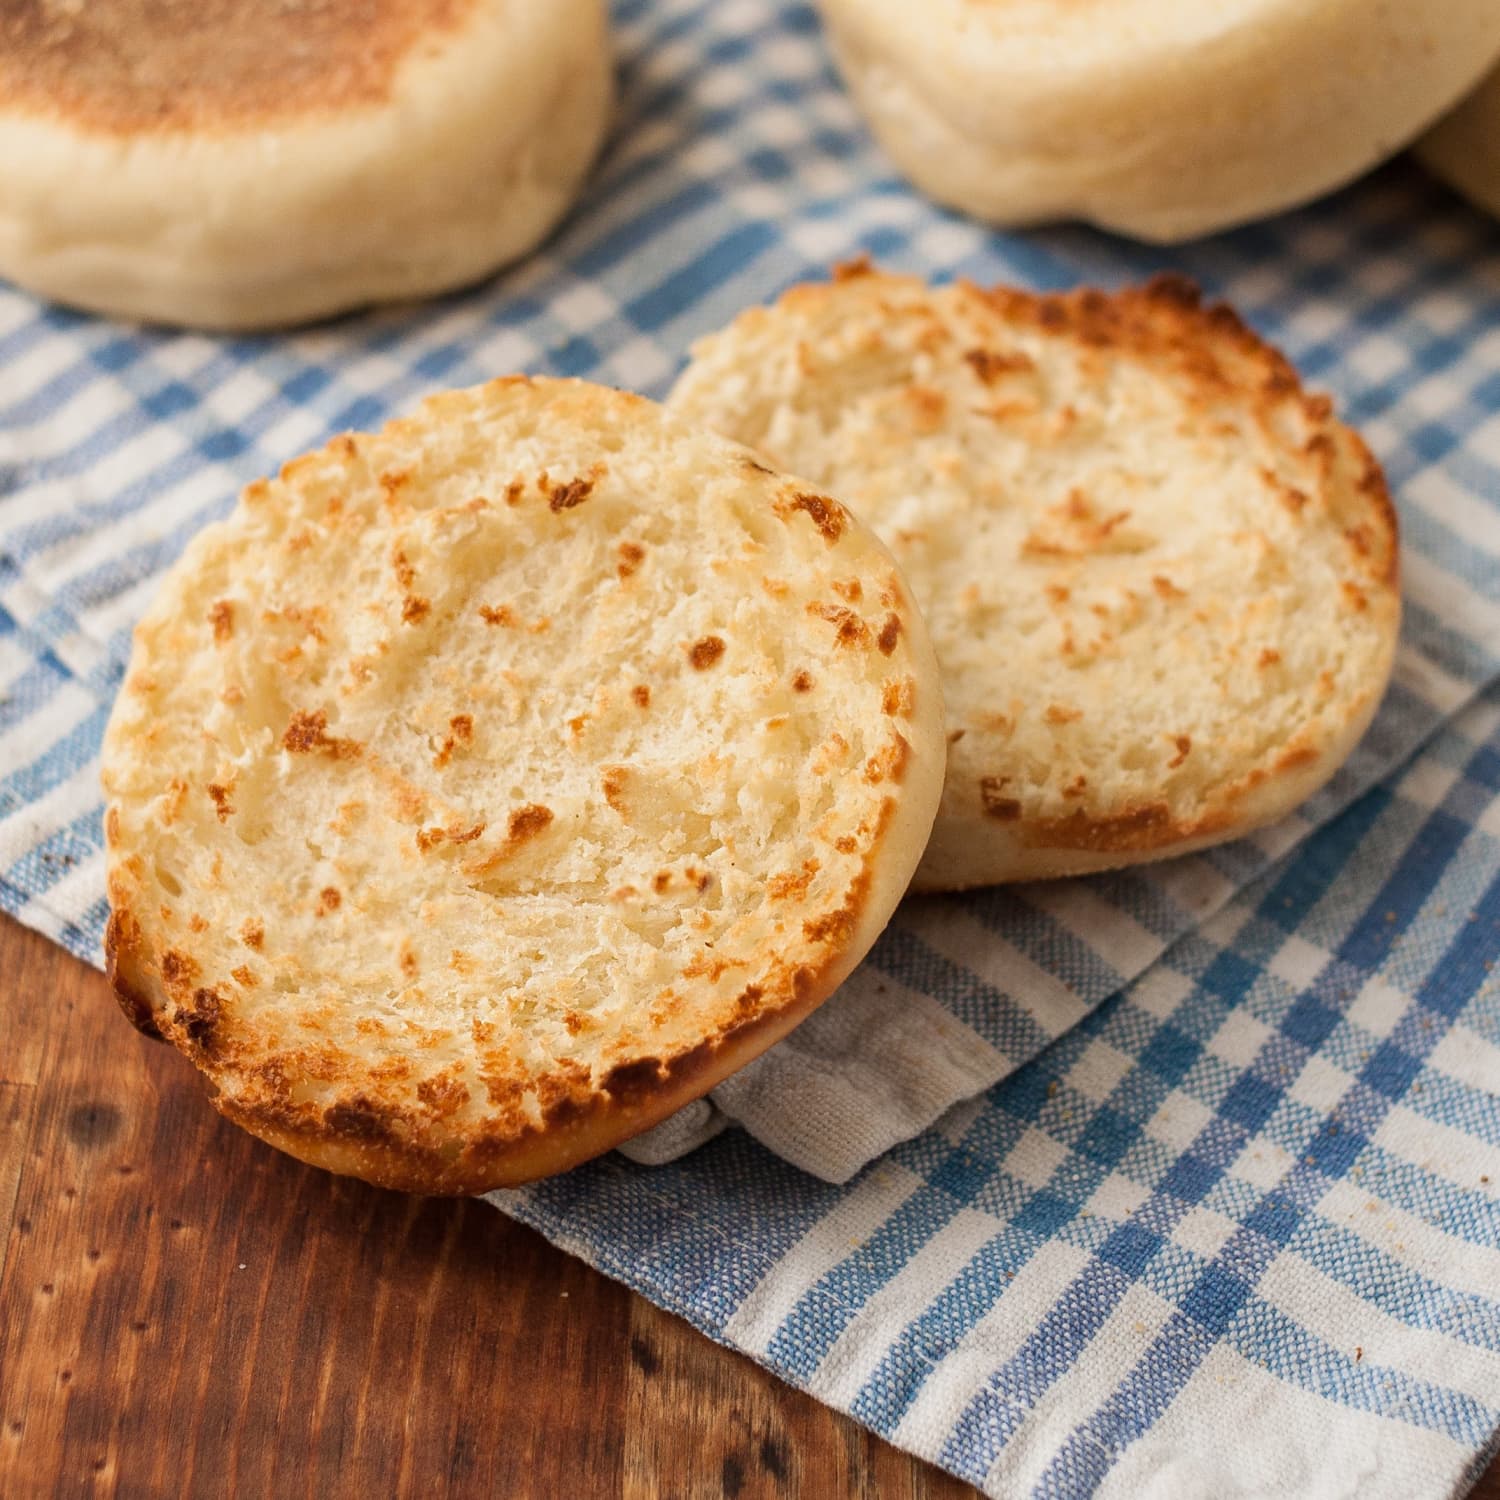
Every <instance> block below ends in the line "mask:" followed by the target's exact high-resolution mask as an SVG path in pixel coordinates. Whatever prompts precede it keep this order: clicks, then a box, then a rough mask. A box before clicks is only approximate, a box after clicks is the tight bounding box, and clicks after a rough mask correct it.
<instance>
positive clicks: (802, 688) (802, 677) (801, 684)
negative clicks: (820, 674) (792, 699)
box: [792, 672, 813, 693]
mask: <svg viewBox="0 0 1500 1500" xmlns="http://www.w3.org/2000/svg"><path fill="white" fill-rule="evenodd" d="M812 686H813V679H812V673H811V672H798V673H797V675H796V676H795V677H794V678H792V691H793V692H794V693H810V692H811V691H812Z"/></svg>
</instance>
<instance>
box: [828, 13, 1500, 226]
mask: <svg viewBox="0 0 1500 1500" xmlns="http://www.w3.org/2000/svg"><path fill="white" fill-rule="evenodd" d="M818 3H819V9H820V11H821V12H822V15H823V18H824V21H825V23H826V26H827V30H828V36H829V41H830V43H831V44H832V47H833V51H834V55H835V57H836V59H837V60H838V63H839V66H840V70H841V71H842V73H843V75H844V77H845V79H846V80H847V82H848V84H849V88H850V91H851V93H852V94H853V96H854V99H855V101H856V102H857V104H858V105H859V107H860V110H861V111H862V113H863V114H864V116H865V118H866V119H867V120H868V122H869V125H870V129H871V131H872V132H873V133H874V135H875V137H876V139H877V140H878V141H879V142H880V144H881V145H882V147H883V148H884V149H885V151H886V152H887V154H888V155H889V156H890V158H891V160H892V161H893V162H895V164H896V165H897V167H899V168H900V170H901V171H902V172H904V173H905V174H906V175H907V176H908V177H910V178H911V180H912V181H913V182H914V183H915V184H916V185H917V186H918V187H919V188H921V189H922V191H923V192H925V193H928V194H930V195H931V196H932V197H934V198H936V199H937V200H938V201H939V202H942V203H947V204H950V205H952V206H953V207H955V208H958V209H960V210H962V211H963V212H965V213H969V214H973V215H974V216H976V217H977V218H981V219H985V220H987V221H989V222H991V223H996V224H1012V225H1013V224H1031V223H1037V222H1041V221H1046V220H1054V219H1086V220H1088V221H1090V222H1092V223H1095V224H1099V225H1101V226H1103V227H1105V228H1107V229H1114V230H1118V231H1120V232H1122V233H1125V234H1130V235H1134V236H1136V237H1137V238H1140V239H1146V240H1156V241H1173V240H1182V239H1188V238H1191V237H1193V236H1195V235H1203V234H1210V233H1213V232H1215V231H1217V230H1220V229H1224V228H1227V227H1229V226H1231V225H1235V224H1243V223H1246V222H1248V221H1249V220H1252V219H1256V218H1260V217H1263V216H1264V215H1266V214H1271V213H1276V212H1279V211H1280V210H1282V209H1285V208H1289V207H1291V206H1292V205H1294V204H1299V203H1305V202H1307V201H1309V200H1310V199H1312V198H1315V197H1317V196H1319V195H1320V194H1322V193H1326V192H1328V191H1329V190H1330V189H1332V188H1335V187H1338V186H1341V185H1342V184H1344V183H1346V182H1350V181H1352V180H1353V179H1354V178H1355V177H1358V176H1359V175H1360V174H1361V173H1363V172H1366V171H1368V170H1369V169H1370V168H1371V167H1373V166H1374V165H1375V164H1376V163H1377V162H1379V161H1381V160H1383V159H1384V158H1386V157H1388V156H1390V155H1391V154H1392V153H1393V152H1395V151H1398V150H1400V149H1401V147H1402V146H1404V145H1406V144H1407V143H1408V142H1409V141H1411V140H1412V139H1413V138H1414V137H1416V136H1417V135H1419V134H1420V133H1421V132H1422V131H1423V130H1424V129H1426V127H1427V126H1428V125H1430V124H1431V123H1432V122H1433V121H1434V120H1436V119H1437V118H1438V117H1439V116H1440V115H1441V114H1442V113H1443V111H1444V110H1446V109H1448V108H1450V107H1451V106H1452V105H1453V103H1454V102H1455V101H1456V100H1458V99H1460V98H1461V97H1462V96H1463V94H1464V92H1465V91H1466V90H1467V89H1469V88H1471V87H1472V86H1473V85H1474V83H1475V82H1476V81H1477V80H1478V79H1479V78H1480V77H1481V76H1482V75H1483V74H1484V72H1485V70H1486V69H1487V68H1488V67H1489V66H1490V65H1491V64H1493V63H1494V61H1495V60H1496V58H1497V56H1500V6H1497V5H1495V4H1494V0H1423V3H1420V4H1416V3H1407V4H1379V5H1372V4H1371V3H1370V0H1210V3H1205V0H1065V3H1060V0H923V3H922V4H919V5H916V4H912V3H911V0H818Z"/></svg>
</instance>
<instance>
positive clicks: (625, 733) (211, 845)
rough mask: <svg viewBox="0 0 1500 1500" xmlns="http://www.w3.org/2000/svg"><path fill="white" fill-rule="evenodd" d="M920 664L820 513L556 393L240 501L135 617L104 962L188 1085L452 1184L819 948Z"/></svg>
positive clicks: (706, 444)
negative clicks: (195, 1080)
mask: <svg viewBox="0 0 1500 1500" xmlns="http://www.w3.org/2000/svg"><path fill="white" fill-rule="evenodd" d="M943 762H944V735H943V729H942V701H941V691H940V686H939V683H938V678H937V665H936V661H935V659H934V657H933V654H932V649H931V646H930V645H929V643H928V639H927V635H926V632H925V629H924V627H923V624H922V621H921V619H920V617H919V616H918V615H917V613H916V611H915V609H914V608H913V606H912V603H911V600H910V598H909V596H908V593H907V590H906V586H905V584H904V583H903V582H902V580H901V577H900V575H899V573H898V571H897V568H896V566H895V564H894V563H893V562H892V560H891V557H890V555H889V553H887V552H886V550H885V549H884V548H883V547H882V546H881V545H880V543H879V542H878V541H877V540H876V539H875V538H874V536H873V535H872V534H871V533H870V532H869V531H867V530H866V529H865V528H864V527H863V526H862V525H860V523H859V522H857V521H856V520H854V519H853V517H851V516H850V515H849V514H848V512H846V511H845V510H844V509H843V507H842V506H840V505H839V503H838V502H837V501H836V500H834V499H833V498H831V497H829V496H827V495H824V494H822V493H821V492H818V491H815V490H812V489H810V488H808V487H807V486H806V485H805V484H803V483H801V482H800V481H797V480H793V479H789V478H786V477H785V476H783V475H781V474H777V473H774V472H772V471H771V470H770V469H769V468H767V467H766V466H765V465H764V464H762V463H761V462H760V461H759V460H758V459H756V458H754V457H753V456H752V455H751V454H750V453H748V452H747V451H745V450H744V449H742V448H740V447H738V446H736V445H734V444H731V443H728V442H725V441H724V440H723V439H721V438H718V437H715V436H713V435H710V434H707V433H700V432H698V431H695V430H694V429H692V428H690V427H688V426H687V425H686V424H684V423H683V422H682V421H681V419H679V418H676V417H673V416H671V415H670V414H668V413H666V412H664V411H663V410H662V409H661V408H660V407H657V406H655V405H653V404H652V403H650V402H648V401H645V400H642V399H641V398H639V397H635V396H628V395H624V394H621V393H618V392H614V391H607V390H604V389H602V388H599V387H596V386H590V385H586V384H582V383H576V382H568V381H546V380H526V379H510V380H501V381H497V382H494V383H492V384H490V385H488V386H484V387H481V388H478V389H474V390H469V391H459V392H453V393H450V394H447V395H443V396H438V397H435V398H433V399H432V400H430V401H428V402H427V403H426V404H425V405H423V406H422V407H421V408H420V409H419V410H418V411H417V412H416V413H415V415H414V416H412V417H409V418H407V419H405V420H401V421H396V422H393V423H391V424H390V425H389V426H388V427H386V428H385V429H384V430H383V431H382V432H380V433H377V434H375V435H373V436H359V437H342V438H339V439H336V440H335V441H334V442H333V443H331V444H330V445H329V446H328V447H327V448H325V449H323V450H322V451H320V452H317V453H314V454H311V455H309V456H308V457H305V458H302V459H299V460H297V461H296V462H294V463H292V464H289V465H288V466H287V467H286V468H285V469H283V470H282V472H281V476H280V477H279V478H278V479H274V480H270V481H264V482H260V483H256V484H253V485H251V486H250V487H249V488H248V489H247V490H246V491H245V493H244V496H243V497H242V499H241V500H240V503H239V506H238V508H237V509H236V510H235V511H234V512H233V514H232V515H231V516H230V517H229V518H228V519H227V520H225V521H223V522H221V523H218V524H215V525H212V526H210V527H209V528H208V529H207V530H205V531H204V532H203V533H202V534H201V535H200V536H199V537H197V538H196V539H195V540H194V541H193V542H192V543H191V545H190V546H189V548H188V550H187V552H186V553H185V554H184V556H183V558H182V560H181V561H180V562H179V563H178V565H177V566H176V568H175V569H174V570H173V571H172V573H171V574H170V576H169V577H168V579H167V580H166V582H165V583H164V585H163V587H162V590H161V593H160V595H159V597H158V598H157V600H156V601H155V603H154V604H153V605H152V607H151V609H150V610H149V612H148V613H147V615H146V617H145V619H144V620H143V621H142V623H141V625H140V627H139V629H138V632H137V635H136V644H135V650H134V654H133V657H132V659H131V663H130V668H129V673H128V676H127V678H126V680H125V685H124V687H123V689H122V691H121V694H120V697H119V700H118V702H117V705H116V707H115V710H114V714H113V716H112V718H111V721H110V724H109V729H108V732H107V736H106V740H105V748H104V773H103V775H104V787H105V792H106V796H107V816H106V825H105V828H106V837H107V844H108V868H109V897H110V903H111V908H112V911H111V915H110V919H109V928H108V942H107V950H108V951H107V957H108V964H109V971H110V974H111V977H112V979H113V982H114V985H115V988H116V991H117V992H118V995H119V997H120V1000H121V1003H122V1005H123V1006H124V1008H125V1010H126V1012H127V1014H128V1015H129V1016H130V1017H131V1019H132V1020H133V1021H134V1022H135V1023H136V1025H138V1026H139V1027H140V1028H141V1029H142V1030H144V1031H146V1032H148V1033H151V1034H155V1035H160V1036H162V1037H165V1038H166V1039H167V1040H169V1041H170V1042H172V1043H173V1044H175V1045H176V1046H177V1047H179V1048H180V1049H181V1050H182V1051H183V1052H184V1053H186V1055H187V1056H188V1057H189V1058H190V1059H191V1060H192V1061H193V1062H194V1063H195V1064H196V1065H197V1066H198V1067H199V1068H200V1069H202V1071H203V1072H204V1074H205V1075H206V1076H207V1078H208V1080H209V1083H210V1086H211V1090H212V1094H213V1099H214V1104H215V1106H216V1107H217V1108H218V1109H219V1110H220V1111H222V1112H223V1113H224V1114H225V1115H227V1116H228V1117H229V1118H230V1119H232V1120H235V1121H237V1122H238V1123H239V1124H241V1125H243V1126H244V1127H245V1128H246V1129H247V1130H250V1131H253V1132H254V1133H255V1134H256V1135H259V1136H261V1137H262V1138H264V1139H265V1140H268V1141H270V1142H272V1143H273V1144H275V1145H277V1146H280V1147H281V1148H282V1149H284V1150H286V1151H289V1152H291V1153H292V1154H293V1155H295V1156H298V1157H301V1158H302V1159H303V1160H305V1161H309V1162H313V1163H316V1164H317V1165H320V1166H324V1167H328V1168H330V1169H332V1170H334V1171H338V1172H347V1173H352V1174H354V1175H357V1176H360V1177H364V1178H366V1179H368V1180H370V1181H372V1182H377V1183H381V1184H383V1185H386V1186H390V1187H399V1188H405V1189H409V1190H412V1191H420V1192H430V1193H452V1192H481V1191H484V1190H487V1189H489V1188H493V1187H497V1186H502V1185H506V1184H513V1183H517V1182H522V1181H525V1180H526V1179H528V1178H532V1177H537V1176H540V1175H543V1174H546V1173H550V1172H556V1171H560V1170H562V1169H563V1168H566V1167H569V1166H571V1165H573V1164H574V1163H576V1162H579V1161H582V1160H584V1159H585V1158H587V1157H589V1156H592V1155H594V1154H596V1153H598V1152H601V1151H603V1150H605V1149H607V1148H608V1147H610V1146H612V1145H615V1144H616V1143H617V1142H619V1141H620V1140H622V1139H624V1138H626V1137H627V1136H630V1135H632V1134H635V1133H636V1132H638V1131H641V1130H644V1129H646V1128H647V1127H649V1126H651V1125H653V1124H655V1123H656V1122H657V1121H658V1120H660V1119H662V1118H663V1117H664V1116H665V1115H667V1114H669V1113H671V1112H672V1111H673V1110H675V1109H676V1108H677V1107H678V1106H680V1105H681V1104H683V1103H685V1102H686V1101H688V1100H690V1099H692V1098H694V1097H696V1096H697V1095H699V1094H702V1093H703V1092H705V1091H706V1090H707V1089H709V1088H710V1087H711V1086H712V1085H713V1084H714V1083H716V1082H717V1081H718V1080H719V1079H720V1078H722V1077H724V1076H725V1075H726V1074H728V1073H729V1072H731V1071H732V1070H734V1069H736V1068H738V1067H739V1066H741V1065H742V1064H743V1063H745V1062H746V1061H748V1060H749V1059H750V1058H752V1057H754V1056H755V1055H756V1054H757V1053H759V1052H760V1051H762V1050H763V1049H764V1048H766V1047H768V1046H770V1045H771V1043H772V1042H774V1041H776V1040H777V1039H778V1038H779V1037H781V1036H782V1035H784V1034H785V1033H786V1032H787V1031H788V1030H790V1029H791V1027H792V1026H794V1025H795V1024H796V1023H797V1021H798V1020H800V1019H801V1018H802V1017H803V1016H805V1015H807V1014H808V1012H809V1011H811V1010H812V1009H813V1008H814V1007H815V1006H817V1005H818V1004H819V1003H820V1002H821V1001H822V1000H824V999H825V998H826V997H827V996H828V995H829V994H830V993H831V992H832V991H833V989H834V988H835V987H836V986H837V985H838V984H839V982H840V981H841V980H842V979H843V977H844V976H845V975H846V974H847V973H848V972H849V971H850V969H851V968H852V967H853V966H854V965H855V964H856V963H857V962H858V961H859V959H860V957H861V956H862V955H863V954H864V952H865V950H866V949H867V948H868V947H869V945H870V944H871V943H872V942H873V941H874V938H875V936H876V934H877V933H879V931H880V930H881V928H882V927H883V926H884V924H885V922H886V920H887V919H888V917H889V915H890V913H891V911H892V909H893V908H894V907H895V905H896V902H897V901H898V900H899V899H900V896H901V894H902V892H903V891H904V890H905V889H906V886H907V883H908V880H909V878H910V876H911V874H912V871H913V870H914V869H915V868H916V865H917V861H918V859H919V858H920V856H921V852H922V849H923V846H924V845H925V843H926V840H927V836H928V832H929V830H930V828H931V825H932V820H933V816H934V814H935V812H936V808H937V803H938V798H939V794H940V792H941V787H942V777H943Z"/></svg>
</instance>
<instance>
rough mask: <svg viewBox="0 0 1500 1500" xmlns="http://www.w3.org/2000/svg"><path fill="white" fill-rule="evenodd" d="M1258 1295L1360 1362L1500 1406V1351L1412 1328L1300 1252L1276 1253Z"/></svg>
mask: <svg viewBox="0 0 1500 1500" xmlns="http://www.w3.org/2000/svg"><path fill="white" fill-rule="evenodd" d="M1350 1227H1351V1228H1357V1227H1358V1226H1357V1225H1351V1226H1350ZM1256 1294H1257V1295H1258V1296H1260V1297H1261V1298H1263V1299H1264V1300H1265V1301H1267V1302H1269V1303H1270V1304H1271V1305H1272V1306H1273V1307H1276V1308H1279V1309H1280V1310H1281V1311H1282V1312H1284V1313H1285V1314H1286V1315H1287V1316H1288V1317H1289V1318H1291V1319H1292V1321H1293V1322H1295V1323H1297V1324H1299V1325H1300V1326H1301V1327H1303V1328H1305V1329H1306V1330H1307V1331H1308V1332H1309V1333H1311V1334H1314V1335H1315V1336H1317V1337H1318V1338H1321V1339H1323V1340H1324V1341H1325V1342H1326V1343H1327V1344H1329V1345H1330V1346H1332V1347H1333V1348H1335V1349H1341V1350H1342V1351H1343V1352H1344V1353H1345V1354H1346V1355H1348V1357H1349V1358H1350V1359H1355V1358H1356V1356H1357V1357H1358V1359H1359V1361H1360V1362H1361V1363H1369V1364H1372V1365H1388V1366H1390V1367H1391V1368H1392V1369H1396V1370H1400V1371H1402V1372H1403V1373H1405V1374H1407V1375H1410V1376H1412V1377H1413V1378H1415V1379H1417V1380H1425V1381H1428V1382H1430V1383H1431V1384H1432V1385H1435V1386H1446V1387H1447V1388H1448V1389H1449V1390H1453V1391H1458V1392H1460V1393H1462V1394H1463V1395H1466V1396H1472V1397H1473V1398H1474V1399H1475V1400H1476V1401H1478V1402H1479V1403H1480V1404H1481V1405H1482V1406H1491V1407H1493V1406H1500V1353H1491V1352H1490V1351H1488V1350H1485V1349H1476V1348H1475V1347H1474V1346H1473V1345H1472V1344H1466V1343H1464V1342H1462V1341H1461V1340H1459V1339H1454V1338H1448V1337H1447V1336H1446V1335H1444V1334H1441V1333H1435V1332H1433V1331H1432V1330H1430V1329H1426V1328H1413V1327H1411V1326H1409V1325H1408V1324H1406V1323H1403V1322H1401V1321H1399V1320H1398V1319H1396V1318H1393V1317H1391V1316H1390V1315H1389V1314H1387V1313H1384V1312H1382V1311H1381V1310H1380V1309H1379V1308H1378V1307H1376V1306H1374V1305H1373V1304H1372V1303H1370V1302H1367V1301H1366V1300H1365V1299H1364V1298H1363V1297H1360V1296H1358V1295H1357V1294H1355V1293H1354V1292H1351V1291H1350V1290H1349V1289H1348V1288H1347V1287H1346V1286H1343V1285H1341V1284H1340V1283H1339V1282H1337V1281H1335V1280H1333V1278H1332V1277H1329V1276H1325V1275H1324V1274H1323V1273H1322V1272H1321V1271H1319V1270H1317V1269H1316V1268H1315V1267H1313V1266H1311V1265H1309V1264H1308V1263H1307V1262H1306V1261H1304V1260H1303V1259H1302V1258H1301V1257H1300V1256H1297V1255H1281V1256H1278V1257H1277V1259H1276V1261H1275V1263H1274V1264H1273V1265H1272V1266H1271V1267H1270V1268H1269V1269H1268V1270H1267V1272H1266V1274H1265V1275H1264V1276H1263V1277H1262V1278H1261V1281H1260V1285H1259V1286H1258V1287H1257V1288H1256Z"/></svg>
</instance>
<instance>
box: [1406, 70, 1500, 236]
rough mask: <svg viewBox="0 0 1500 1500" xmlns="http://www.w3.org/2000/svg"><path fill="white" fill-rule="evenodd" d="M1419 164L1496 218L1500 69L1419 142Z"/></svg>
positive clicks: (1498, 204) (1499, 167) (1499, 215)
mask: <svg viewBox="0 0 1500 1500" xmlns="http://www.w3.org/2000/svg"><path fill="white" fill-rule="evenodd" d="M1417 157H1418V159H1419V160H1420V161H1421V163H1422V165H1423V166H1425V167H1427V168H1428V169H1429V170H1430V171H1432V172H1435V173H1436V174H1437V175H1438V176H1439V177H1441V178H1442V179H1443V180H1444V181H1445V182H1447V183H1448V184H1449V185H1450V186H1451V187H1454V188H1456V189H1457V190H1458V191H1459V192H1460V193H1462V194H1463V195H1464V197H1466V198H1467V199H1468V200H1469V201H1470V202H1471V203H1473V204H1474V205H1475V207H1477V208H1482V209H1484V211H1485V212H1486V213H1488V214H1492V215H1493V216H1494V217H1496V218H1500V70H1497V71H1496V72H1494V73H1491V74H1490V75H1489V77H1488V78H1486V79H1485V80H1484V82H1483V83H1481V84H1480V85H1479V87H1478V88H1476V89H1475V90H1474V92H1473V93H1472V94H1470V95H1469V96H1468V98H1466V99H1465V100H1464V101H1463V103H1462V104H1460V105H1459V106H1458V108H1457V109H1455V110H1454V111H1453V113H1452V114H1450V115H1448V116H1447V117H1446V118H1445V119H1444V120H1442V121H1441V122H1440V123H1439V124H1438V125H1437V126H1436V127H1435V128H1434V129H1433V130H1431V131H1429V132H1428V133H1427V134H1426V135H1425V136H1424V137H1423V138H1422V139H1421V141H1419V142H1418V144H1417Z"/></svg>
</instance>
